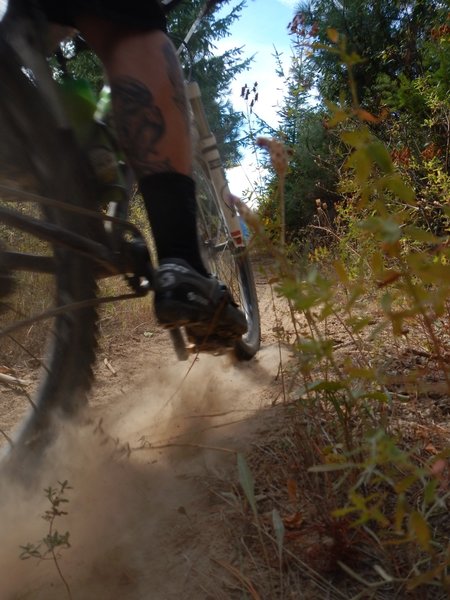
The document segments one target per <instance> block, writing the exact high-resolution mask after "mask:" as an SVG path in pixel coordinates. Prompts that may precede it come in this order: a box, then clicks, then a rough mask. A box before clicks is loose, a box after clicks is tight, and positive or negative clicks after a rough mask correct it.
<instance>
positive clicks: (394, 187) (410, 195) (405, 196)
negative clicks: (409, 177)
mask: <svg viewBox="0 0 450 600" xmlns="http://www.w3.org/2000/svg"><path fill="white" fill-rule="evenodd" d="M380 183H381V184H382V187H384V188H385V189H388V190H390V191H391V192H392V193H393V194H394V195H395V196H397V197H398V198H399V199H400V200H403V201H404V202H406V203H407V204H410V205H413V206H414V205H415V198H416V194H415V192H414V190H413V189H412V187H411V186H409V185H408V184H407V183H405V182H404V181H403V179H402V178H401V177H400V175H397V174H396V175H391V176H389V177H385V178H383V180H382V181H381V182H380Z"/></svg>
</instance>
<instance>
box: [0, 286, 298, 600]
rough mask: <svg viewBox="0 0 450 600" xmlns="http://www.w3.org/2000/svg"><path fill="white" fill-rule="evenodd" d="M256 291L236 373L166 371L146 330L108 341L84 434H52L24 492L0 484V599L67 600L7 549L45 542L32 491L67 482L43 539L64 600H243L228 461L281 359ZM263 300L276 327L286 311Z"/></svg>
mask: <svg viewBox="0 0 450 600" xmlns="http://www.w3.org/2000/svg"><path fill="white" fill-rule="evenodd" d="M257 280H258V291H259V295H260V303H261V317H262V324H263V332H262V348H261V351H260V353H259V354H258V356H257V358H256V359H254V360H253V361H251V362H249V363H242V364H232V362H231V361H230V359H229V358H228V357H212V356H207V355H202V356H200V357H199V358H198V359H197V360H190V361H189V363H179V362H177V361H176V360H175V358H174V354H173V351H172V348H171V346H170V342H169V340H168V336H167V335H166V334H165V333H164V332H161V331H159V330H158V329H157V327H156V326H155V327H148V326H147V327H146V328H145V331H146V333H145V335H144V332H143V331H141V330H136V331H135V332H134V334H133V335H132V336H131V338H130V339H128V340H126V341H124V342H122V343H118V342H117V340H115V339H114V338H112V337H109V338H108V336H107V338H106V341H105V343H104V347H103V350H102V352H101V355H100V357H99V363H98V367H97V371H98V372H97V385H96V389H95V393H94V395H93V398H92V418H93V421H94V423H95V425H92V426H90V427H86V428H85V429H83V430H82V431H80V429H76V430H72V431H70V430H68V431H64V432H63V434H62V435H61V439H60V440H59V442H58V444H57V447H56V448H54V449H53V450H52V451H51V452H50V453H49V456H48V458H47V461H46V468H45V471H43V472H42V474H41V479H40V482H39V484H38V485H37V486H36V488H33V489H22V488H18V487H17V486H14V485H8V484H7V483H6V484H5V482H4V484H3V487H2V491H1V492H2V519H1V530H2V531H1V536H0V537H1V540H2V542H1V544H0V599H1V600H13V599H14V600H25V599H28V598H29V599H33V600H56V599H58V600H59V599H63V598H66V597H68V593H67V591H66V589H65V587H64V585H63V583H62V580H61V578H60V577H59V576H58V573H57V571H56V569H55V565H54V563H53V561H51V560H48V561H40V560H36V559H30V560H27V561H21V560H19V558H18V556H19V546H21V545H25V544H27V543H30V542H32V543H34V542H37V541H39V540H41V539H42V538H43V537H44V536H45V535H46V534H47V532H48V525H47V523H46V522H45V521H44V520H42V519H41V515H42V514H43V513H44V511H45V510H46V509H48V508H49V504H48V502H47V501H46V500H45V498H44V495H43V493H42V489H43V488H44V487H47V486H50V485H51V486H56V485H57V481H63V480H66V479H67V480H69V483H70V485H71V486H72V488H73V489H72V490H69V491H68V493H67V498H68V500H69V503H68V504H67V510H68V513H69V514H68V515H67V516H66V517H60V518H59V520H58V521H57V522H56V524H55V527H56V528H57V529H58V531H59V532H60V533H64V532H65V531H69V533H70V543H71V547H70V548H69V549H67V550H62V551H61V553H60V554H61V558H60V560H59V564H60V567H61V571H62V573H63V576H64V577H65V579H66V581H67V584H68V586H69V588H70V592H71V594H72V597H73V598H74V599H75V598H76V599H80V600H94V599H95V600H115V599H119V598H120V599H121V600H138V599H141V598H142V599H144V598H145V599H152V600H166V599H167V600H170V599H172V598H174V599H175V598H177V599H180V598H181V599H183V600H188V599H196V600H200V599H205V600H206V599H227V598H243V597H248V596H247V595H243V594H244V592H243V591H242V590H244V589H246V588H247V589H248V585H247V582H245V581H243V580H242V579H241V578H240V575H239V573H236V572H233V567H232V565H235V566H236V565H238V564H239V560H240V558H239V556H237V552H238V550H237V546H236V544H234V536H235V535H236V534H237V533H238V531H237V530H236V531H234V526H233V520H232V519H231V518H229V515H236V513H242V515H243V517H244V518H245V512H246V510H247V507H245V506H244V505H245V502H244V501H243V500H242V497H241V495H239V494H235V493H234V492H233V490H234V486H235V484H236V481H237V473H236V452H237V451H241V450H242V451H245V450H246V449H248V448H249V447H250V446H251V444H252V443H253V442H254V441H255V440H256V439H262V438H264V435H265V432H267V431H268V430H269V429H270V423H271V422H272V420H273V419H272V416H273V415H272V412H273V410H274V409H273V408H272V407H273V406H274V405H276V404H277V403H279V402H280V401H281V396H282V389H281V383H280V378H279V377H278V374H279V365H280V358H281V359H282V360H283V361H286V360H287V359H288V356H287V352H286V351H280V348H279V345H278V343H277V342H276V336H275V334H274V332H273V329H274V327H275V326H276V320H275V317H274V312H273V298H272V294H271V291H270V287H269V286H268V285H267V283H266V280H265V279H264V277H263V276H260V275H258V276H257ZM276 302H277V306H278V312H277V315H278V317H280V316H281V315H282V314H283V313H285V312H286V308H285V307H283V306H282V305H281V304H280V303H279V301H276ZM105 358H106V359H107V360H108V363H109V365H111V366H112V368H113V369H114V371H115V372H116V374H115V375H114V374H113V373H112V372H111V370H110V369H108V368H107V367H106V366H105V364H104V359H105ZM99 423H101V425H100V426H99V425H98V424H99ZM234 568H235V567H234ZM250 585H251V584H250ZM254 597H255V598H256V597H257V596H254Z"/></svg>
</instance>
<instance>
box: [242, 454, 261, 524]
mask: <svg viewBox="0 0 450 600" xmlns="http://www.w3.org/2000/svg"><path fill="white" fill-rule="evenodd" d="M237 467H238V475H239V483H240V484H241V487H242V489H243V490H244V494H245V496H246V498H247V500H248V503H249V504H250V506H251V509H252V511H253V513H254V515H255V516H256V515H257V514H258V511H257V508H256V498H255V482H254V479H253V475H252V472H251V471H250V468H249V466H248V464H247V461H246V460H245V458H244V456H243V454H241V453H240V452H238V455H237Z"/></svg>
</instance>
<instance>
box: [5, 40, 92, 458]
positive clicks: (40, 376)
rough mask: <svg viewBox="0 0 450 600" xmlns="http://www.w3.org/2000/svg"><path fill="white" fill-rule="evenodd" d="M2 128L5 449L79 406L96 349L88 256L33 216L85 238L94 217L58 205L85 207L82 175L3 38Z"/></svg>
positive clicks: (45, 431)
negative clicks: (45, 233)
mask: <svg viewBox="0 0 450 600" xmlns="http://www.w3.org/2000/svg"><path fill="white" fill-rule="evenodd" d="M0 131H1V132H2V135H1V139H0V237H1V244H0V346H1V351H0V434H2V435H0V438H2V440H3V441H2V440H1V439H0V446H1V447H2V448H1V449H2V451H4V452H6V453H7V454H8V449H12V450H13V451H14V450H16V451H18V450H20V449H21V450H29V449H33V450H35V449H36V448H39V447H41V446H42V445H43V444H44V443H45V440H47V439H48V437H49V434H50V431H51V430H52V428H51V427H50V425H51V424H52V421H53V416H54V415H55V414H56V413H58V414H61V415H64V416H69V415H70V416H73V415H75V414H77V413H78V411H79V409H80V408H81V407H83V406H84V405H85V404H86V395H87V392H88V390H89V387H90V383H91V378H92V364H93V362H94V359H95V349H96V320H97V315H96V309H95V307H94V306H93V303H92V302H91V301H92V300H94V299H95V296H96V280H95V276H94V268H93V265H92V262H91V261H90V260H89V257H87V256H80V255H79V254H78V253H76V252H74V251H72V250H70V249H69V248H68V247H64V245H62V244H61V243H58V244H56V243H55V242H54V241H49V240H48V239H43V238H42V236H39V235H36V225H38V226H39V225H44V226H45V227H47V228H50V229H51V228H52V227H53V228H54V229H55V230H56V228H57V227H63V228H65V229H67V230H69V231H71V232H73V233H78V234H83V235H88V236H92V239H96V238H95V237H94V236H95V235H97V232H96V230H97V229H98V228H99V226H100V225H99V223H98V221H97V220H95V219H91V218H88V217H86V216H85V215H84V214H79V213H77V212H76V211H75V212H74V211H67V210H65V209H64V208H62V207H64V206H65V205H67V206H71V207H83V206H84V207H85V208H88V207H89V205H90V207H91V208H92V190H91V188H92V186H91V185H90V183H89V177H88V176H87V175H86V173H85V172H84V168H83V167H82V162H80V160H79V155H78V154H79V153H78V150H77V148H76V145H75V143H74V142H72V140H71V137H70V136H69V135H68V133H67V132H65V133H64V132H62V131H61V128H58V127H57V126H56V124H55V120H54V118H53V117H52V115H51V114H49V112H48V109H47V106H46V102H45V101H44V99H43V98H42V96H41V94H40V91H39V86H38V85H37V84H36V82H34V81H33V77H32V74H30V73H29V72H27V70H26V69H24V68H22V65H21V63H20V61H19V60H18V59H17V58H16V56H15V54H14V52H13V51H12V50H11V49H10V48H9V46H8V45H7V44H6V43H5V42H4V41H3V40H0ZM46 200H50V202H47V203H46ZM52 200H56V201H58V203H56V204H55V203H54V204H53V205H52V203H51V201H52ZM25 221H28V223H32V225H30V226H24V225H23V223H25ZM18 222H19V223H20V224H19V225H17V223H18ZM33 224H34V226H33ZM4 452H2V454H3V453H4ZM13 454H14V452H13Z"/></svg>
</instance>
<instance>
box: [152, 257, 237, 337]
mask: <svg viewBox="0 0 450 600" xmlns="http://www.w3.org/2000/svg"><path fill="white" fill-rule="evenodd" d="M155 313H156V317H157V319H158V321H159V323H160V324H161V325H163V326H164V327H166V328H169V329H170V328H174V327H183V326H184V327H186V332H187V334H188V338H189V340H190V341H191V342H193V343H195V344H196V345H197V346H199V345H200V346H201V345H202V343H203V345H206V344H207V340H208V341H210V342H211V343H212V344H213V345H215V346H218V345H221V346H224V345H225V346H227V345H230V346H231V345H233V342H234V341H235V340H236V339H238V338H240V337H241V336H242V335H244V334H245V333H246V331H247V320H246V318H245V315H244V313H243V312H242V311H241V310H239V308H238V307H237V305H236V303H235V302H234V300H233V298H232V296H231V294H230V292H229V291H228V288H227V287H226V286H225V285H224V284H223V283H222V282H220V281H219V280H218V279H217V278H215V277H213V276H210V277H203V276H202V275H200V274H199V273H198V272H197V271H196V270H195V269H193V268H192V267H191V266H190V265H189V264H188V263H187V262H186V261H184V260H182V259H179V258H176V259H175V258H174V259H164V260H162V261H161V264H160V267H159V269H158V270H157V272H156V278H155Z"/></svg>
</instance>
